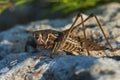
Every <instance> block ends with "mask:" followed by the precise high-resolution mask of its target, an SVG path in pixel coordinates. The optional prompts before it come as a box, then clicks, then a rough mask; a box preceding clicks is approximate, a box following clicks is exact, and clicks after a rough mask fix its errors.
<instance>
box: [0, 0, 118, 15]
mask: <svg viewBox="0 0 120 80" xmlns="http://www.w3.org/2000/svg"><path fill="white" fill-rule="evenodd" d="M38 1H39V2H42V0H0V12H3V11H4V10H5V9H6V8H13V7H14V6H18V5H22V4H24V3H28V2H33V4H34V3H35V2H36V3H37V2H38ZM115 1H117V2H120V1H118V0H45V2H46V3H50V6H49V5H48V6H49V7H50V10H51V12H52V13H54V12H56V11H61V12H62V13H65V14H66V13H69V12H71V11H74V10H78V9H86V8H89V7H94V6H96V5H98V4H103V3H108V2H115Z"/></svg>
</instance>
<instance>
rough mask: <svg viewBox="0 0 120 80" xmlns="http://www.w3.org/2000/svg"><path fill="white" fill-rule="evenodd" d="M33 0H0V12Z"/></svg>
mask: <svg viewBox="0 0 120 80" xmlns="http://www.w3.org/2000/svg"><path fill="white" fill-rule="evenodd" d="M31 1H33V0H0V13H1V12H3V11H4V10H5V9H7V8H11V9H13V8H14V6H18V5H22V4H24V3H27V2H31Z"/></svg>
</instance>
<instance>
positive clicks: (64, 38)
mask: <svg viewBox="0 0 120 80" xmlns="http://www.w3.org/2000/svg"><path fill="white" fill-rule="evenodd" d="M79 17H80V18H81V20H82V22H81V23H79V24H77V25H75V23H76V21H77V20H78V18H79ZM91 17H94V18H95V19H96V21H97V23H98V25H99V27H100V29H101V31H102V33H103V36H104V38H105V40H106V42H107V44H108V45H109V47H110V48H111V50H112V51H114V50H115V49H113V47H112V46H111V44H110V43H109V41H108V39H107V38H106V35H105V33H104V31H103V29H102V27H101V24H100V22H99V20H98V18H97V17H96V15H94V14H91V15H90V16H88V18H86V19H85V20H83V17H82V15H80V14H78V15H77V17H76V19H75V21H74V22H73V24H72V25H71V27H70V28H69V29H67V30H64V31H56V30H51V29H47V30H39V31H35V32H34V33H33V37H34V41H35V44H36V46H37V47H36V48H39V47H41V46H43V47H44V49H51V50H52V53H51V56H53V55H54V54H55V52H57V51H65V52H69V53H71V54H74V53H78V54H81V53H85V54H87V55H90V52H89V51H99V50H106V49H107V48H106V47H105V46H104V45H102V44H100V43H98V42H96V41H93V40H90V39H88V38H87V36H86V32H85V26H84V22H85V21H87V20H88V19H90V18H91ZM80 25H82V28H83V34H84V37H82V38H81V37H80V36H78V35H75V33H76V32H75V31H77V29H79V26H80ZM56 55H57V54H56Z"/></svg>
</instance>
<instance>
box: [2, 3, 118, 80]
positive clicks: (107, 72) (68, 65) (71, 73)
mask: <svg viewBox="0 0 120 80" xmlns="http://www.w3.org/2000/svg"><path fill="white" fill-rule="evenodd" d="M109 8H111V9H109ZM97 10H99V11H100V10H102V11H101V12H102V13H103V14H102V13H101V14H100V13H96V11H97ZM119 10H120V4H118V3H112V4H108V5H105V6H100V7H98V8H97V9H93V10H91V11H94V12H92V13H96V14H97V16H98V18H100V21H101V22H102V26H103V28H104V31H105V33H106V36H107V38H108V40H109V41H110V43H111V44H112V46H113V47H115V48H116V47H118V48H120V29H119V28H120V25H119V22H120V19H119V17H120V15H119ZM89 12H90V11H89ZM87 13H88V12H87ZM85 17H87V16H86V15H84V18H85ZM73 20H74V18H69V19H63V20H62V19H56V20H43V21H38V22H32V23H30V24H28V25H16V26H15V27H13V28H11V29H9V30H7V31H4V32H0V80H119V79H120V76H119V75H120V61H119V60H120V57H119V56H120V50H117V51H115V52H111V51H110V50H106V51H99V52H98V51H97V52H95V51H93V52H91V54H92V55H91V56H86V55H78V56H73V55H62V56H57V57H55V58H50V57H49V56H45V55H46V54H49V53H50V50H46V51H45V52H44V53H43V56H42V57H41V58H40V59H35V57H36V56H38V55H39V53H40V52H36V53H34V52H32V51H31V50H32V49H30V51H29V52H25V51H24V47H25V44H26V42H27V40H28V39H29V38H31V37H32V32H33V31H35V30H41V29H56V30H65V29H68V28H69V27H70V25H71V24H72V21H73ZM79 21H80V20H79ZM77 23H79V22H77ZM85 25H86V26H87V27H88V28H87V36H92V37H93V38H94V39H95V40H97V41H99V42H101V43H103V44H104V43H105V41H104V39H103V37H102V34H101V32H100V29H99V27H98V26H97V24H96V21H95V20H94V19H90V20H89V21H88V22H86V23H85ZM78 35H80V36H81V32H80V33H78ZM106 46H107V45H106ZM60 53H64V52H60ZM44 54H45V55H44ZM101 56H106V57H101Z"/></svg>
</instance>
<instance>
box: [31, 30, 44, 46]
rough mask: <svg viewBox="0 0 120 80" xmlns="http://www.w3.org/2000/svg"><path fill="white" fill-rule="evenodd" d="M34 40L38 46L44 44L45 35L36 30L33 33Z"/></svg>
mask: <svg viewBox="0 0 120 80" xmlns="http://www.w3.org/2000/svg"><path fill="white" fill-rule="evenodd" d="M33 37H34V40H35V42H36V44H37V45H38V46H43V45H44V40H43V35H42V33H40V32H38V31H35V32H34V33H33Z"/></svg>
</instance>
